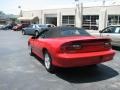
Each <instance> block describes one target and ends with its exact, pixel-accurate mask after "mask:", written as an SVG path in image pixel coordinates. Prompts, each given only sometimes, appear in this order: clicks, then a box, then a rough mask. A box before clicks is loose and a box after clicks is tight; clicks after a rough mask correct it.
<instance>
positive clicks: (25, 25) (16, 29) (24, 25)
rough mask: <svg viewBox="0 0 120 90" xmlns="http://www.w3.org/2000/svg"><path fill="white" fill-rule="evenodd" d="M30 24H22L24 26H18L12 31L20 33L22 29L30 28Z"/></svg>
mask: <svg viewBox="0 0 120 90" xmlns="http://www.w3.org/2000/svg"><path fill="white" fill-rule="evenodd" d="M29 25H30V24H28V23H22V24H17V25H16V26H14V27H13V28H12V29H13V30H14V31H19V30H22V28H25V27H28V26H29Z"/></svg>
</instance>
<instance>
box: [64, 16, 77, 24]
mask: <svg viewBox="0 0 120 90" xmlns="http://www.w3.org/2000/svg"><path fill="white" fill-rule="evenodd" d="M74 24H75V16H62V25H67V26H74Z"/></svg>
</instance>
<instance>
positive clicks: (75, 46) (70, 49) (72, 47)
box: [61, 43, 82, 52]
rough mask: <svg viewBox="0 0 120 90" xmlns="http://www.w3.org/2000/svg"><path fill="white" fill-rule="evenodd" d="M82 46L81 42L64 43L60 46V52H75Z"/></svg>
mask: <svg viewBox="0 0 120 90" xmlns="http://www.w3.org/2000/svg"><path fill="white" fill-rule="evenodd" d="M81 48H82V45H81V44H74V43H73V44H72V43H71V44H64V45H62V46H61V51H62V52H77V51H78V50H80V49H81Z"/></svg>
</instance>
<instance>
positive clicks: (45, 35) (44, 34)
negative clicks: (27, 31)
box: [39, 31, 49, 38]
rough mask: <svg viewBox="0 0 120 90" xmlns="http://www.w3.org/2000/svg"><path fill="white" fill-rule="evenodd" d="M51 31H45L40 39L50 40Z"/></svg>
mask: <svg viewBox="0 0 120 90" xmlns="http://www.w3.org/2000/svg"><path fill="white" fill-rule="evenodd" d="M48 35H49V31H44V32H43V33H42V34H41V35H40V36H39V37H40V38H48Z"/></svg>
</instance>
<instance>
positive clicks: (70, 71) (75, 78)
mask: <svg viewBox="0 0 120 90" xmlns="http://www.w3.org/2000/svg"><path fill="white" fill-rule="evenodd" d="M34 57H35V58H36V59H37V60H38V61H39V62H40V63H41V64H42V65H44V62H43V60H41V59H40V58H38V57H37V56H34ZM52 74H55V75H56V76H57V77H59V78H61V79H63V80H65V81H68V82H70V83H89V82H97V81H102V80H106V79H110V78H113V77H115V76H117V75H119V73H118V72H117V71H116V70H114V69H112V68H111V67H108V66H106V65H104V64H98V65H96V66H86V67H78V68H67V69H66V68H58V67H56V71H55V72H54V73H52Z"/></svg>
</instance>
